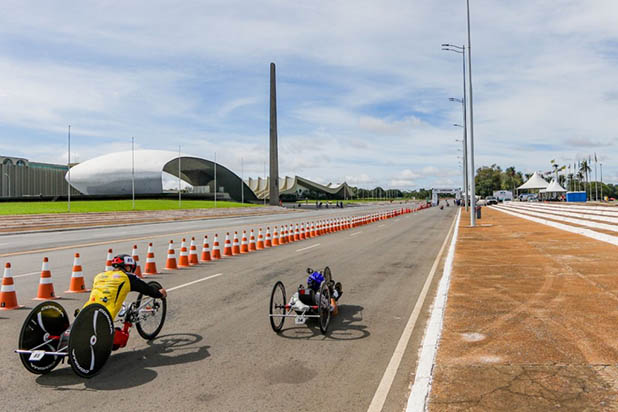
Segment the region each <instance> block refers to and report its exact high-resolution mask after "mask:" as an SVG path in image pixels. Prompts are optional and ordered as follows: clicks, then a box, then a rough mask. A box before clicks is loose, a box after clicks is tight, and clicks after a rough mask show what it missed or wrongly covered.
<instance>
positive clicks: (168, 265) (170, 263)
mask: <svg viewBox="0 0 618 412" xmlns="http://www.w3.org/2000/svg"><path fill="white" fill-rule="evenodd" d="M165 269H166V270H175V269H178V265H177V264H176V253H175V252H174V241H173V240H170V244H169V246H168V248H167V259H166V261H165Z"/></svg>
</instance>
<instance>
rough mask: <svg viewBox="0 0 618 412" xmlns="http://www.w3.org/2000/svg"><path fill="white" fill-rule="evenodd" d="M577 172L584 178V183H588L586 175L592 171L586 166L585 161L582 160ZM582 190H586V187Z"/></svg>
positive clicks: (586, 162)
mask: <svg viewBox="0 0 618 412" xmlns="http://www.w3.org/2000/svg"><path fill="white" fill-rule="evenodd" d="M579 172H580V174H582V175H585V176H586V183H588V176H589V174H588V173H590V172H592V169H591V168H590V166H589V165H588V161H587V160H582V163H581V166H580V167H579ZM584 189H586V185H584ZM586 190H587V189H586Z"/></svg>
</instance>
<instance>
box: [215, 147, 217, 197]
mask: <svg viewBox="0 0 618 412" xmlns="http://www.w3.org/2000/svg"><path fill="white" fill-rule="evenodd" d="M216 208H217V152H215V209H216Z"/></svg>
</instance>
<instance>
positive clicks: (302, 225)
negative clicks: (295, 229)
mask: <svg viewBox="0 0 618 412" xmlns="http://www.w3.org/2000/svg"><path fill="white" fill-rule="evenodd" d="M298 238H299V239H300V240H305V239H306V236H305V224H304V223H301V224H300V233H299V234H298Z"/></svg>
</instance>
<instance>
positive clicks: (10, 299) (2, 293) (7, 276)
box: [0, 262, 23, 310]
mask: <svg viewBox="0 0 618 412" xmlns="http://www.w3.org/2000/svg"><path fill="white" fill-rule="evenodd" d="M19 308H23V306H22V305H18V304H17V293H15V285H14V284H13V275H12V274H11V264H10V263H9V262H6V264H5V265H4V276H3V277H2V288H0V310H11V309H19Z"/></svg>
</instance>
